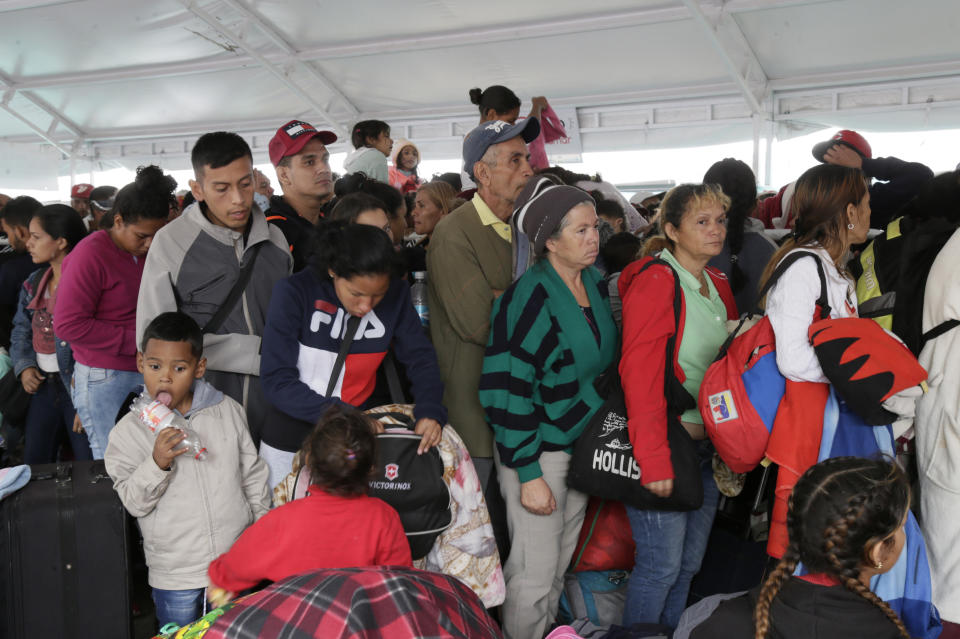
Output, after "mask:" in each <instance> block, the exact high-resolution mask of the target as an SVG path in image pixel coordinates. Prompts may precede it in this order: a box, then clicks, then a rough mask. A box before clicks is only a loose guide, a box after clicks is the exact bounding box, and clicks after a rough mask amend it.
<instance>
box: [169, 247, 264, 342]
mask: <svg viewBox="0 0 960 639" xmlns="http://www.w3.org/2000/svg"><path fill="white" fill-rule="evenodd" d="M261 246H263V242H259V243H257V244H254V245H253V247H252V248H251V249H250V259H248V260H247V263H246V264H244V265H243V267H242V268H241V269H240V275H239V276H238V277H237V281H236V282H234V283H233V288H231V289H230V292H229V293H227V298H226V299H225V300H223V304H221V305H220V308H218V309H217V312H216V313H214V315H213V317H211V318H210V321H209V322H207V323H206V325H205V326H204V327H203V334H204V335H206V334H207V333H216V332H217V331H218V330H220V327H221V326H222V325H223V322H224V320H226V319H227V316H228V315H229V314H230V313H231V312H232V311H233V307H234V306H236V305H237V302H238V301H239V300H240V296H241V295H243V291H244V290H246V288H247V284H249V283H250V276H252V275H253V266H254V264H256V262H257V255H259V254H260V247H261ZM174 290H176V289H174ZM177 306H180V304H179V301H178V303H177Z"/></svg>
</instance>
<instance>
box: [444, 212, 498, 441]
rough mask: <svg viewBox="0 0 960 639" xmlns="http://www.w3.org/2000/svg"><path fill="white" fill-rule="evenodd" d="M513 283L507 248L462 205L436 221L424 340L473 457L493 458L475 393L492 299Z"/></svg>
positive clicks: (453, 420) (455, 423) (454, 422)
mask: <svg viewBox="0 0 960 639" xmlns="http://www.w3.org/2000/svg"><path fill="white" fill-rule="evenodd" d="M512 283H513V278H512V251H511V247H510V243H509V242H507V241H505V240H504V239H503V238H502V237H500V236H499V235H498V234H497V232H496V231H495V230H494V229H493V227H492V226H485V225H484V224H483V222H481V221H480V216H479V215H478V213H477V209H476V207H475V206H474V205H473V203H472V202H467V203H466V204H464V205H463V206H461V207H460V208H458V209H457V210H455V211H453V212H452V213H450V214H449V215H447V216H446V217H445V218H444V219H442V220H440V222H439V223H438V224H437V226H436V228H435V229H434V231H433V234H432V235H431V236H430V248H429V249H428V250H427V291H428V303H429V305H430V335H431V337H432V339H433V346H434V348H435V349H436V350H437V360H438V362H439V364H440V375H441V376H442V377H443V385H444V393H443V403H444V405H445V406H446V407H447V411H448V412H449V415H450V418H449V419H450V424H451V425H452V426H453V427H454V428H455V429H456V431H457V433H458V434H459V435H460V437H461V438H462V439H463V441H464V443H465V444H466V445H467V450H469V451H470V455H471V456H473V457H493V430H492V429H491V428H490V426H489V424H487V420H486V415H485V414H484V411H483V406H481V405H480V399H479V395H478V388H479V385H480V373H481V370H482V369H483V353H484V349H485V348H486V346H487V337H488V335H489V332H490V311H491V310H492V308H493V302H494V300H495V299H496V297H495V295H494V291H496V292H497V294H499V293H501V292H502V291H504V290H506V289H507V287H509V286H510V284H512Z"/></svg>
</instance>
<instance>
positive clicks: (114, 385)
mask: <svg viewBox="0 0 960 639" xmlns="http://www.w3.org/2000/svg"><path fill="white" fill-rule="evenodd" d="M142 384H143V375H141V374H140V373H138V372H136V371H117V370H112V369H109V368H91V367H89V366H86V365H85V364H81V363H80V362H77V363H76V366H75V367H74V369H73V405H74V406H76V407H77V413H78V414H79V415H80V421H81V422H82V423H83V429H84V430H85V431H87V438H88V439H89V440H90V450H91V451H92V452H93V458H94V459H103V453H104V452H105V451H106V450H107V441H108V439H109V437H110V431H111V430H112V429H113V427H114V426H115V425H116V423H117V413H118V412H120V405H121V404H122V403H123V400H124V399H126V397H127V395H129V394H130V392H131V391H134V390H136V389H137V387H138V386H140V385H142Z"/></svg>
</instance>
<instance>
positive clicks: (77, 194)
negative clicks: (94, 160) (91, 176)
mask: <svg viewBox="0 0 960 639" xmlns="http://www.w3.org/2000/svg"><path fill="white" fill-rule="evenodd" d="M92 191H93V185H92V184H74V185H73V188H72V189H70V199H71V200H89V199H90V193H91V192H92Z"/></svg>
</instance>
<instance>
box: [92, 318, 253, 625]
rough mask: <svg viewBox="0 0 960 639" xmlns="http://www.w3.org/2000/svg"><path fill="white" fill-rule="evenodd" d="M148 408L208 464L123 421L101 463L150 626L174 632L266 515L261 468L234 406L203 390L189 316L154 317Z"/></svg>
mask: <svg viewBox="0 0 960 639" xmlns="http://www.w3.org/2000/svg"><path fill="white" fill-rule="evenodd" d="M137 368H138V369H139V370H140V372H141V373H143V381H144V386H145V388H146V394H147V395H148V396H149V398H148V399H149V400H150V401H153V400H157V401H160V402H162V403H163V404H165V405H166V406H167V407H169V408H170V409H172V410H173V411H174V414H175V415H177V416H178V417H179V418H181V419H182V420H183V421H185V422H186V423H187V424H188V425H189V427H190V428H191V429H192V430H193V431H195V432H196V434H197V435H198V436H199V438H200V439H201V441H202V442H203V445H204V447H206V449H207V455H206V457H204V458H203V459H202V460H201V459H197V458H195V457H194V456H192V455H184V453H186V452H187V450H188V449H187V448H186V447H184V446H183V445H182V444H183V440H184V439H185V437H186V436H185V434H184V433H183V431H181V430H178V429H177V428H175V427H169V426H168V427H166V428H163V429H161V430H159V431H158V432H157V433H154V432H153V431H152V430H151V429H150V427H149V426H148V425H147V424H146V423H145V422H144V421H142V419H141V417H140V415H139V414H136V413H134V412H130V413H128V414H127V415H125V416H124V417H123V419H121V420H120V421H119V422H118V423H117V425H116V427H115V428H114V429H113V430H112V431H111V432H110V441H109V444H108V445H107V451H106V454H105V455H104V462H105V463H106V467H107V473H109V475H110V477H111V479H113V487H114V489H115V490H116V491H117V494H118V495H119V496H120V501H122V502H123V505H124V506H125V507H126V509H127V510H128V511H130V514H131V515H133V516H134V517H136V518H137V521H138V523H139V525H140V531H141V533H142V534H143V549H144V554H145V555H146V560H147V567H148V569H149V574H148V581H149V583H150V586H151V588H152V589H153V601H154V603H155V604H156V608H157V621H158V622H159V624H160V626H161V627H163V626H164V625H166V624H168V623H175V624H177V625H178V626H183V625H186V624H187V623H190V622H191V621H194V620H196V619H197V618H198V617H200V616H201V615H202V614H203V612H204V607H205V603H206V598H205V592H204V591H205V587H206V585H207V583H208V580H207V566H208V565H209V564H210V562H211V561H213V560H214V559H215V558H216V557H217V556H218V555H220V554H222V553H224V552H226V551H227V550H228V549H229V548H230V546H231V545H232V544H233V542H234V541H236V539H237V537H239V536H240V533H242V532H243V531H244V529H245V528H246V527H247V526H249V525H250V524H252V523H253V522H254V521H255V520H256V519H258V518H259V517H260V516H261V515H263V514H265V513H266V512H267V510H268V509H269V507H270V493H269V490H268V488H267V473H268V471H267V466H266V464H265V463H264V462H263V461H262V460H261V459H260V458H259V457H258V456H257V451H256V449H255V448H254V445H253V440H252V439H251V438H250V433H249V431H248V430H247V420H246V417H245V416H244V413H243V409H242V408H241V406H240V404H238V403H237V402H235V401H234V400H232V399H230V398H229V397H227V396H225V395H224V394H223V393H221V392H220V391H218V390H217V389H216V388H214V387H213V386H211V385H210V384H208V383H206V382H205V381H203V379H202V378H203V373H204V370H205V368H206V360H205V359H204V358H203V334H202V332H201V330H200V327H199V326H198V325H197V323H196V322H195V321H194V320H193V319H192V318H191V317H190V316H188V315H186V314H184V313H180V312H170V313H163V314H161V315H158V316H157V317H156V318H154V320H153V321H152V322H150V324H149V325H148V326H147V328H146V330H145V331H144V334H143V341H142V343H141V345H140V351H139V352H138V353H137Z"/></svg>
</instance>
